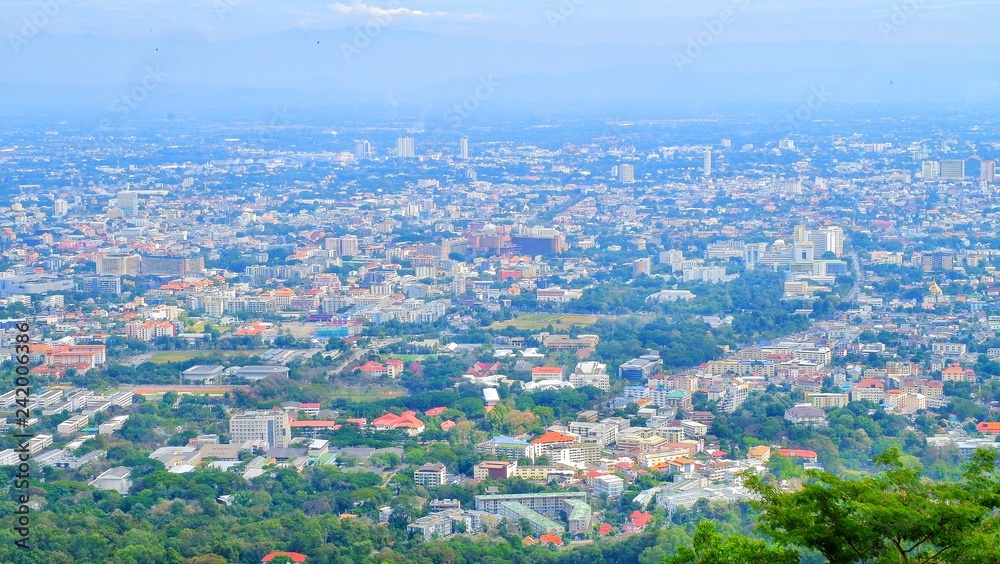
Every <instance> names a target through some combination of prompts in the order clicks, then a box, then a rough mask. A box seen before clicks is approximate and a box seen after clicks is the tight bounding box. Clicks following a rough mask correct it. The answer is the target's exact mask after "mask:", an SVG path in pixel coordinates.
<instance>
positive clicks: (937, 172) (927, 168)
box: [920, 161, 941, 180]
mask: <svg viewBox="0 0 1000 564" xmlns="http://www.w3.org/2000/svg"><path fill="white" fill-rule="evenodd" d="M920 176H922V177H923V178H924V180H929V179H931V178H937V177H938V176H941V163H939V162H937V161H924V162H922V163H921V164H920Z"/></svg>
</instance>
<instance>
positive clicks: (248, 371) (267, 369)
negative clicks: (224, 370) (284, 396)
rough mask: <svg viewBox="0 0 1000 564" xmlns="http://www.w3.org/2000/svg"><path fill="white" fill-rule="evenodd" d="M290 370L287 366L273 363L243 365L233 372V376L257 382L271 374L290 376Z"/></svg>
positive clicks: (283, 376) (282, 376)
mask: <svg viewBox="0 0 1000 564" xmlns="http://www.w3.org/2000/svg"><path fill="white" fill-rule="evenodd" d="M290 371H291V370H290V369H289V368H288V367H287V366H277V365H271V364H262V365H252V366H241V367H239V369H237V370H236V373H235V374H233V377H234V378H238V379H241V380H249V381H251V382H256V381H258V380H263V379H264V378H268V377H270V376H277V377H279V378H288V373H289V372H290Z"/></svg>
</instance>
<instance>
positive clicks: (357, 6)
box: [328, 2, 448, 20]
mask: <svg viewBox="0 0 1000 564" xmlns="http://www.w3.org/2000/svg"><path fill="white" fill-rule="evenodd" d="M392 4H396V3H392ZM328 7H329V8H330V9H331V10H333V11H335V12H337V13H339V14H342V15H345V16H362V17H365V18H369V19H374V20H387V19H391V18H395V17H397V16H415V17H422V16H423V17H426V16H447V15H448V13H447V12H424V11H422V10H412V9H410V8H403V7H400V6H398V5H390V7H388V8H381V7H379V6H372V5H370V4H365V3H363V2H354V3H352V4H351V5H347V4H344V3H342V2H336V3H334V4H330V5H329V6H328Z"/></svg>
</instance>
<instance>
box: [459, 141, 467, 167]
mask: <svg viewBox="0 0 1000 564" xmlns="http://www.w3.org/2000/svg"><path fill="white" fill-rule="evenodd" d="M458 157H459V158H460V159H462V160H463V161H467V160H469V138H468V137H462V139H461V140H460V141H459V142H458Z"/></svg>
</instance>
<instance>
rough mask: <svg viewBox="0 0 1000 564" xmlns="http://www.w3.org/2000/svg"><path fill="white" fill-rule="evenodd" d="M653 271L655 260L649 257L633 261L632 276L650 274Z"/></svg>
mask: <svg viewBox="0 0 1000 564" xmlns="http://www.w3.org/2000/svg"><path fill="white" fill-rule="evenodd" d="M652 272H653V260H652V259H650V258H649V257H646V258H641V259H635V260H634V261H632V278H638V277H640V276H642V275H646V276H649V275H650V274H652Z"/></svg>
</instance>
